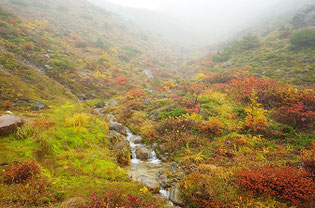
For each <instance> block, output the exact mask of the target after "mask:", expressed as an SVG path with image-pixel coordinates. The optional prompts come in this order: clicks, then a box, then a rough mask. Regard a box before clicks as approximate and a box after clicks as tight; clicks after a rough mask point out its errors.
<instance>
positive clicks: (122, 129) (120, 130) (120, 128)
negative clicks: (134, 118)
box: [109, 123, 127, 136]
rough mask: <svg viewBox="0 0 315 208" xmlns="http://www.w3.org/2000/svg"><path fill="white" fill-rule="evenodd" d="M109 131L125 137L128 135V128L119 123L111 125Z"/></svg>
mask: <svg viewBox="0 0 315 208" xmlns="http://www.w3.org/2000/svg"><path fill="white" fill-rule="evenodd" d="M109 130H114V131H116V132H118V133H120V134H122V135H125V136H126V135H127V131H126V128H125V127H124V126H123V125H122V124H119V123H111V124H110V126H109Z"/></svg>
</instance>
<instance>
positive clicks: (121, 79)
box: [116, 76, 128, 85]
mask: <svg viewBox="0 0 315 208" xmlns="http://www.w3.org/2000/svg"><path fill="white" fill-rule="evenodd" d="M116 82H117V83H118V84H120V85H125V84H127V83H128V80H127V78H126V77H125V76H119V77H117V78H116Z"/></svg>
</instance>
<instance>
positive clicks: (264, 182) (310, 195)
mask: <svg viewBox="0 0 315 208" xmlns="http://www.w3.org/2000/svg"><path fill="white" fill-rule="evenodd" d="M314 177H315V176H314V175H312V174H310V173H308V172H306V171H304V170H300V169H295V168H284V169H279V168H270V167H267V168H264V169H261V170H252V171H248V170H243V171H240V172H239V173H238V174H237V182H238V184H239V185H240V186H241V187H242V188H243V189H244V190H247V191H249V192H251V193H252V194H262V195H265V196H266V195H272V196H274V197H276V198H278V199H281V200H285V201H288V202H289V203H291V204H294V205H300V204H303V203H312V201H313V200H314V197H315V182H314V179H315V178H314ZM313 202H314V201H313Z"/></svg>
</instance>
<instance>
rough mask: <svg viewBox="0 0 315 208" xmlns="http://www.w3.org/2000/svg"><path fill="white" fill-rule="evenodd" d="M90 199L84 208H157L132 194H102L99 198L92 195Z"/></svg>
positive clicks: (112, 192) (155, 205)
mask: <svg viewBox="0 0 315 208" xmlns="http://www.w3.org/2000/svg"><path fill="white" fill-rule="evenodd" d="M90 199H91V200H90V202H89V203H88V204H87V205H86V206H85V207H84V208H116V207H130V208H138V207H148V208H157V207H159V206H158V205H157V204H156V203H151V202H149V201H147V200H145V199H143V198H139V197H137V196H134V195H132V194H127V195H125V194H123V193H119V192H116V191H111V192H107V193H104V194H103V196H101V197H99V196H98V195H96V194H92V195H91V196H90Z"/></svg>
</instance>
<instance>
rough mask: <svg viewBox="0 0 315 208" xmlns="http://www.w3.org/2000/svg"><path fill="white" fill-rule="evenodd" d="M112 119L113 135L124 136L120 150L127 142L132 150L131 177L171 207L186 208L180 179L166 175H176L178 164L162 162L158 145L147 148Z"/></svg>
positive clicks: (140, 140)
mask: <svg viewBox="0 0 315 208" xmlns="http://www.w3.org/2000/svg"><path fill="white" fill-rule="evenodd" d="M108 116H109V118H110V130H111V131H110V132H111V134H112V135H123V136H125V140H124V141H121V142H120V144H118V145H116V146H118V148H120V146H122V145H123V144H124V143H125V144H126V141H127V142H128V144H129V146H130V150H131V158H132V159H131V161H130V164H129V165H128V166H127V167H126V169H127V171H128V173H129V176H130V177H131V178H132V179H133V180H134V181H136V182H139V183H141V184H142V185H143V186H145V187H147V188H148V189H149V190H150V191H151V192H153V193H156V194H160V196H161V197H163V198H164V199H165V200H167V201H169V205H170V206H171V207H176V206H184V204H183V202H182V201H181V199H180V191H179V188H178V185H177V184H176V182H177V181H178V178H176V177H170V176H169V175H167V174H166V173H167V172H168V173H176V171H177V168H178V166H177V164H176V163H166V162H162V161H161V159H159V158H158V157H157V154H156V152H155V148H156V145H153V146H147V145H144V144H143V140H142V138H141V137H140V136H138V135H134V134H133V133H132V132H131V131H130V130H129V129H128V128H127V127H125V126H124V125H123V124H121V123H118V122H117V121H115V117H114V116H112V115H108Z"/></svg>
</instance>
